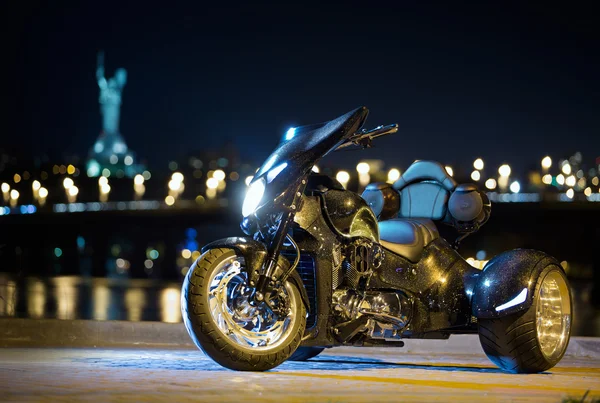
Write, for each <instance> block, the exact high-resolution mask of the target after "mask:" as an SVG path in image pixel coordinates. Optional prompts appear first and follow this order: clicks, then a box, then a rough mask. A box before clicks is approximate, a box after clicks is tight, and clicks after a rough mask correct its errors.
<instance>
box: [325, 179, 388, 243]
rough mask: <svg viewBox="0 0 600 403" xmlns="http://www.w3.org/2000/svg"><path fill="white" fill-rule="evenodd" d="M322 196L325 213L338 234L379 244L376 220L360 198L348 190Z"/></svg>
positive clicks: (331, 192) (328, 192)
mask: <svg viewBox="0 0 600 403" xmlns="http://www.w3.org/2000/svg"><path fill="white" fill-rule="evenodd" d="M322 195H323V196H322V197H323V203H324V209H325V213H326V214H327V217H328V219H329V221H330V222H331V224H332V225H333V227H334V228H335V229H336V230H337V231H338V232H339V233H340V234H342V235H344V236H348V237H365V238H367V239H370V240H371V241H373V242H379V228H378V227H377V218H376V217H375V214H373V211H372V210H371V208H370V207H369V205H368V204H367V202H366V201H365V200H364V199H363V198H362V197H360V196H359V195H357V194H356V193H354V192H351V191H349V190H337V189H336V190H328V191H327V192H324V193H323V194H322Z"/></svg>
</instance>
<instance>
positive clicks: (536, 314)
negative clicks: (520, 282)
mask: <svg viewBox="0 0 600 403" xmlns="http://www.w3.org/2000/svg"><path fill="white" fill-rule="evenodd" d="M534 292H535V294H534V300H533V303H532V305H531V307H530V308H529V309H528V310H527V311H525V312H524V313H523V312H519V313H517V314H514V315H509V316H506V317H503V318H498V319H479V320H478V322H479V340H480V341H481V345H482V347H483V350H484V351H485V353H486V354H487V356H488V357H489V359H490V360H492V361H493V362H494V363H495V364H496V365H498V366H499V367H500V368H502V369H503V370H505V371H508V372H518V373H535V372H542V371H546V370H548V369H550V368H552V367H553V366H555V365H556V364H557V363H558V362H559V361H560V359H561V358H562V357H563V355H564V354H565V351H566V350H567V345H568V344H569V338H570V336H571V322H572V302H571V293H570V290H569V286H568V283H567V278H566V276H565V274H564V272H563V270H562V269H561V268H560V267H558V266H556V265H555V264H551V265H548V267H546V268H545V269H544V270H543V271H542V273H541V274H540V276H539V277H538V281H537V283H536V286H535V291H534Z"/></svg>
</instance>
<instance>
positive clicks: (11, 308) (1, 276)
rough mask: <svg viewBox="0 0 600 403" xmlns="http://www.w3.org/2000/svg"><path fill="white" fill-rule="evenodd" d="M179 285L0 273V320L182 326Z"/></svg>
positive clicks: (143, 281)
mask: <svg viewBox="0 0 600 403" xmlns="http://www.w3.org/2000/svg"><path fill="white" fill-rule="evenodd" d="M180 287H181V285H180V284H179V283H173V282H169V283H166V282H162V281H159V280H150V279H123V278H92V277H80V276H57V277H51V278H49V279H40V278H37V277H29V278H20V279H19V278H15V277H11V275H9V274H6V273H0V317H10V316H16V317H20V318H35V319H41V318H48V319H50V318H54V319H94V320H128V321H142V320H144V321H163V322H168V323H178V322H181V321H182V318H181V311H180V301H179V299H180V297H181V290H180Z"/></svg>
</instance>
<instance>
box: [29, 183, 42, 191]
mask: <svg viewBox="0 0 600 403" xmlns="http://www.w3.org/2000/svg"><path fill="white" fill-rule="evenodd" d="M40 187H42V184H41V183H40V182H39V181H33V183H32V184H31V188H32V189H33V191H34V192H37V191H38V190H40Z"/></svg>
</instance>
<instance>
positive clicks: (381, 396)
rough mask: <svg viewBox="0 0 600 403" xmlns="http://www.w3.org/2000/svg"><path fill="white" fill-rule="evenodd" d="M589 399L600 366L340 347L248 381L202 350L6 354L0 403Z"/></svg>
mask: <svg viewBox="0 0 600 403" xmlns="http://www.w3.org/2000/svg"><path fill="white" fill-rule="evenodd" d="M586 393H587V399H586V400H585V401H586V402H591V401H593V399H600V362H599V361H598V360H597V359H591V358H575V357H567V358H565V359H563V361H562V362H561V363H560V364H559V365H558V366H557V367H555V368H553V369H552V370H550V371H548V372H546V373H543V374H535V375H514V374H506V373H502V372H501V371H499V370H498V369H497V368H495V367H494V366H493V365H492V364H491V363H490V362H489V361H487V359H486V358H485V357H481V356H479V355H473V354H472V355H457V354H454V355H453V354H426V355H425V354H410V353H409V354H406V353H403V352H402V350H401V349H386V350H385V351H383V349H370V348H347V347H344V348H337V349H335V348H334V349H331V350H328V351H326V352H324V353H323V354H321V355H319V356H318V357H316V358H315V359H313V360H311V361H308V362H303V363H296V362H287V363H284V364H283V365H281V366H280V367H278V368H276V369H274V370H272V371H269V372H265V373H242V372H234V371H229V370H225V369H223V368H222V367H220V366H218V365H217V364H215V363H214V362H213V361H211V360H210V359H208V358H207V357H205V356H204V355H203V354H202V353H201V352H200V351H197V350H164V349H134V348H129V349H98V348H97V349H83V348H80V349H64V348H35V349H33V348H27V349H23V348H4V349H0V401H3V402H25V401H27V402H32V401H52V402H76V401H77V402H78V401H93V402H112V401H119V402H121V401H124V402H128V401H135V402H155V401H169V402H185V401H194V402H246V401H248V402H257V401H260V402H327V403H334V402H335V403H338V402H339V403H342V402H398V401H410V402H430V401H436V402H464V401H477V402H497V401H501V402H562V401H567V400H566V399H576V400H573V401H580V400H581V398H582V397H583V396H584V395H585V394H586Z"/></svg>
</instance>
